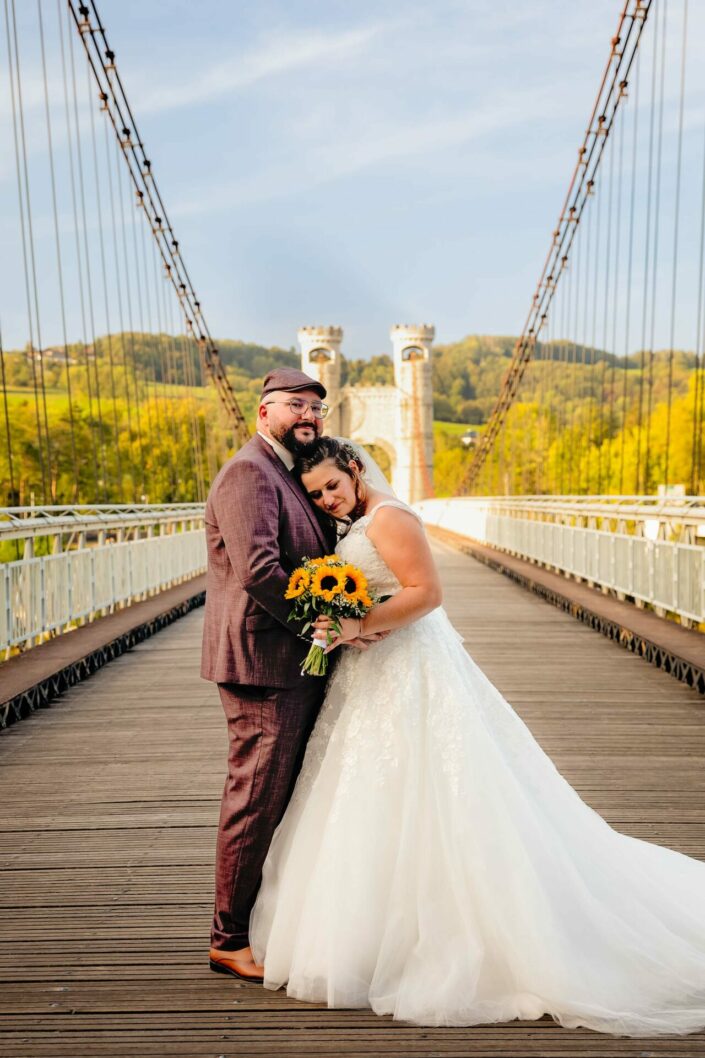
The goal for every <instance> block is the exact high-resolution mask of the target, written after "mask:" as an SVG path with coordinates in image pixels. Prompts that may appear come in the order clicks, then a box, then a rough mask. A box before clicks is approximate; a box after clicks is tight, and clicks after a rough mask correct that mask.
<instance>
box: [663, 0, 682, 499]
mask: <svg viewBox="0 0 705 1058" xmlns="http://www.w3.org/2000/svg"><path fill="white" fill-rule="evenodd" d="M687 44H688V0H683V38H682V41H681V67H680V101H679V106H678V147H677V150H676V198H675V206H674V212H675V217H674V221H673V273H672V279H671V327H670V333H669V343H668V409H667V413H666V455H665V461H664V471H663V480H664V483H665V485H666V488H668V484H669V465H670V457H671V409H672V403H673V346H674V344H675V332H676V296H677V289H678V238H679V234H680V200H681V168H682V160H683V103H684V98H685V63H686V54H687Z"/></svg>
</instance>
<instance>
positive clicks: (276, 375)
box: [262, 367, 326, 399]
mask: <svg viewBox="0 0 705 1058" xmlns="http://www.w3.org/2000/svg"><path fill="white" fill-rule="evenodd" d="M275 389H283V390H286V392H287V393H295V392H296V390H297V389H315V391H316V393H319V394H320V396H321V399H323V398H324V397H325V395H326V389H325V386H323V385H321V383H320V382H319V381H318V379H315V378H311V377H310V375H305V374H304V373H303V371H297V369H296V368H295V367H275V368H274V370H273V371H270V372H269V374H268V375H267V377H266V378H265V380H264V385H263V386H262V396H263V397H264V395H265V394H266V393H271V392H272V390H275Z"/></svg>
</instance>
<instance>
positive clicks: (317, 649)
mask: <svg viewBox="0 0 705 1058" xmlns="http://www.w3.org/2000/svg"><path fill="white" fill-rule="evenodd" d="M284 598H285V599H293V601H294V605H293V607H292V609H291V613H290V614H289V620H290V621H304V622H305V623H304V626H303V629H302V634H304V633H306V632H307V631H308V630H309V628H310V627H311V625H312V624H313V622H314V621H315V620H316V617H317V616H318V615H319V614H325V615H326V616H327V617H330V618H331V621H332V623H333V629H334V631H335V632H336V633H339V632H340V623H339V622H340V619H341V618H343V617H358V618H363V617H364V616H365V614H367V613H369V611H370V610H371V608H372V607H373V606H374V604H375V602H377V599H376V598H375V596H373V595H371V594H370V592H369V590H368V586H367V578H366V577H365V574H364V573H363V572H362V570H361V569H358V568H357V566H352V565H351V564H350V563H349V562H344V561H343V559H342V558H340V556H339V555H325V556H324V557H323V558H302V560H301V565H300V566H299V567H298V568H297V569H295V570H294V572H293V573H292V574H291V577H290V578H289V584H288V587H287V589H286V592H285V593H284ZM330 641H331V640H330V635H327V636H326V638H325V640H324V639H320V640H319V639H316V638H314V640H313V645H312V646H311V649H310V650H309V652H308V654H307V655H306V657H305V658H304V660H303V663H302V667H301V674H302V675H303V674H304V673H306V672H307V673H308V674H309V675H310V676H324V675H325V673H326V671H327V669H328V655H327V654H325V653H324V651H325V647H326V646H327V645H328V643H330Z"/></svg>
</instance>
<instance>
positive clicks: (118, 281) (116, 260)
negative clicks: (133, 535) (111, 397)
mask: <svg viewBox="0 0 705 1058" xmlns="http://www.w3.org/2000/svg"><path fill="white" fill-rule="evenodd" d="M103 131H104V133H105V137H104V139H105V168H106V171H107V174H108V202H109V205H110V223H111V231H112V243H113V265H114V268H115V286H116V293H117V307H118V323H119V326H120V352H121V360H122V389H123V393H124V397H125V410H126V412H127V444H126V445H125V459H126V461H127V466H128V468H129V475H130V480H129V491H130V493H131V496H132V502H133V503H136V502H137V474H136V472H135V465H134V460H133V458H132V436H133V428H132V401H131V399H130V378H129V373H128V368H127V352H126V345H127V335H126V333H125V316H124V313H123V299H122V276H121V273H120V255H119V253H118V231H117V218H116V211H115V187H114V183H113V171H112V164H111V161H112V160H111V157H110V138H109V136H108V123H107V121H104V122H103ZM124 488H125V484H123V489H124Z"/></svg>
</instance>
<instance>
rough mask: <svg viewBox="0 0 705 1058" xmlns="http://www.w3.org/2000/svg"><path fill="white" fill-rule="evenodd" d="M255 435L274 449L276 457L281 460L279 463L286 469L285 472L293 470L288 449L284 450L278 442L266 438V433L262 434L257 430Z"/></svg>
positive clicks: (291, 458)
mask: <svg viewBox="0 0 705 1058" xmlns="http://www.w3.org/2000/svg"><path fill="white" fill-rule="evenodd" d="M257 433H258V434H259V435H260V437H261V438H262V440H263V441H266V442H267V444H268V445H269V447H270V448H273V449H274V451H275V452H276V453H277V455H278V456H279V458H280V459H281V461H282V463H283V464H284V466H285V467H286V469H287V470H293V468H294V457H293V455H292V454H291V452H290V451H289V449H288V448H285V447H284V445H283V444H280V443H279V441H275V440H274V438H273V437H268V436H267V434H266V433H262V431H261V430H258V431H257Z"/></svg>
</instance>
